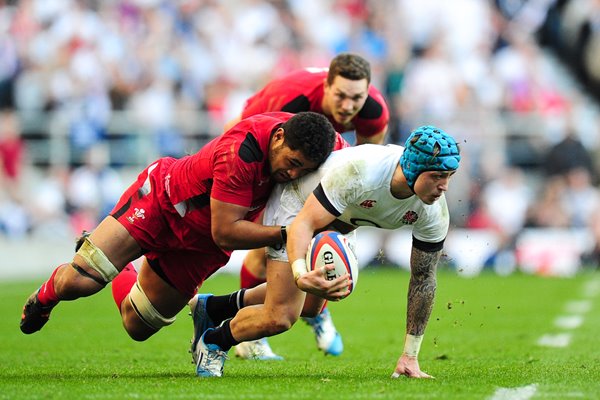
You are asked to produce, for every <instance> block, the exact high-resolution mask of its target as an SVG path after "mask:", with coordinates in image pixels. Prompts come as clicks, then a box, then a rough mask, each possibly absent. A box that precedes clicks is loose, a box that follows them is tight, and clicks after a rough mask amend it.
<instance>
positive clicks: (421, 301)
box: [392, 246, 442, 378]
mask: <svg viewBox="0 0 600 400" xmlns="http://www.w3.org/2000/svg"><path fill="white" fill-rule="evenodd" d="M441 254H442V250H437V251H434V252H427V251H423V250H420V249H417V248H415V247H414V246H413V248H412V253H411V256H410V270H411V272H410V283H409V286H408V303H407V312H406V337H405V341H404V352H403V353H402V355H401V356H400V358H399V359H398V363H397V365H396V369H395V371H394V373H393V374H392V377H393V378H397V377H399V376H400V375H406V376H408V377H409V378H431V376H430V375H428V374H426V373H425V372H423V371H421V368H420V367H419V360H418V354H419V349H420V347H421V341H422V340H423V334H424V333H425V328H426V327H427V322H428V321H429V316H430V315H431V310H432V309H433V300H434V298H435V289H436V268H437V264H438V262H439V260H440V256H441Z"/></svg>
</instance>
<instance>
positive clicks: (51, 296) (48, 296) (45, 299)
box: [38, 264, 67, 306]
mask: <svg viewBox="0 0 600 400" xmlns="http://www.w3.org/2000/svg"><path fill="white" fill-rule="evenodd" d="M63 265H67V264H62V265H59V266H58V267H56V269H55V270H54V272H52V275H50V279H48V280H47V281H46V282H44V284H43V285H42V286H41V287H40V291H39V292H38V300H39V301H40V303H42V305H43V306H53V305H55V304H56V303H58V302H59V299H58V297H56V291H55V290H54V276H55V275H56V271H58V270H59V269H60V268H61V267H62V266H63Z"/></svg>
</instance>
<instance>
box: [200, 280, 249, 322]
mask: <svg viewBox="0 0 600 400" xmlns="http://www.w3.org/2000/svg"><path fill="white" fill-rule="evenodd" d="M245 292H246V289H240V290H238V291H236V292H233V293H231V294H226V295H224V296H211V297H209V298H208V299H207V300H206V312H208V315H209V316H210V318H211V319H212V320H213V322H214V323H215V324H216V325H218V324H220V323H221V321H224V320H226V319H228V318H233V317H235V314H237V312H238V311H239V309H240V308H242V307H244V293H245Z"/></svg>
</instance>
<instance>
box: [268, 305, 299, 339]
mask: <svg viewBox="0 0 600 400" xmlns="http://www.w3.org/2000/svg"><path fill="white" fill-rule="evenodd" d="M298 317H299V315H298V313H295V312H292V311H289V310H282V311H281V312H276V313H273V314H272V315H270V318H269V322H268V323H267V326H268V329H269V334H270V335H277V334H279V333H282V332H285V331H287V330H289V329H290V328H291V327H292V326H293V325H294V324H295V323H296V321H298Z"/></svg>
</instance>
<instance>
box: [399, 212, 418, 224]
mask: <svg viewBox="0 0 600 400" xmlns="http://www.w3.org/2000/svg"><path fill="white" fill-rule="evenodd" d="M418 219H419V214H417V213H416V212H414V211H412V210H410V211H407V212H406V214H404V215H403V216H402V223H403V224H405V225H412V224H414V223H415V222H417V220H418Z"/></svg>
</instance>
